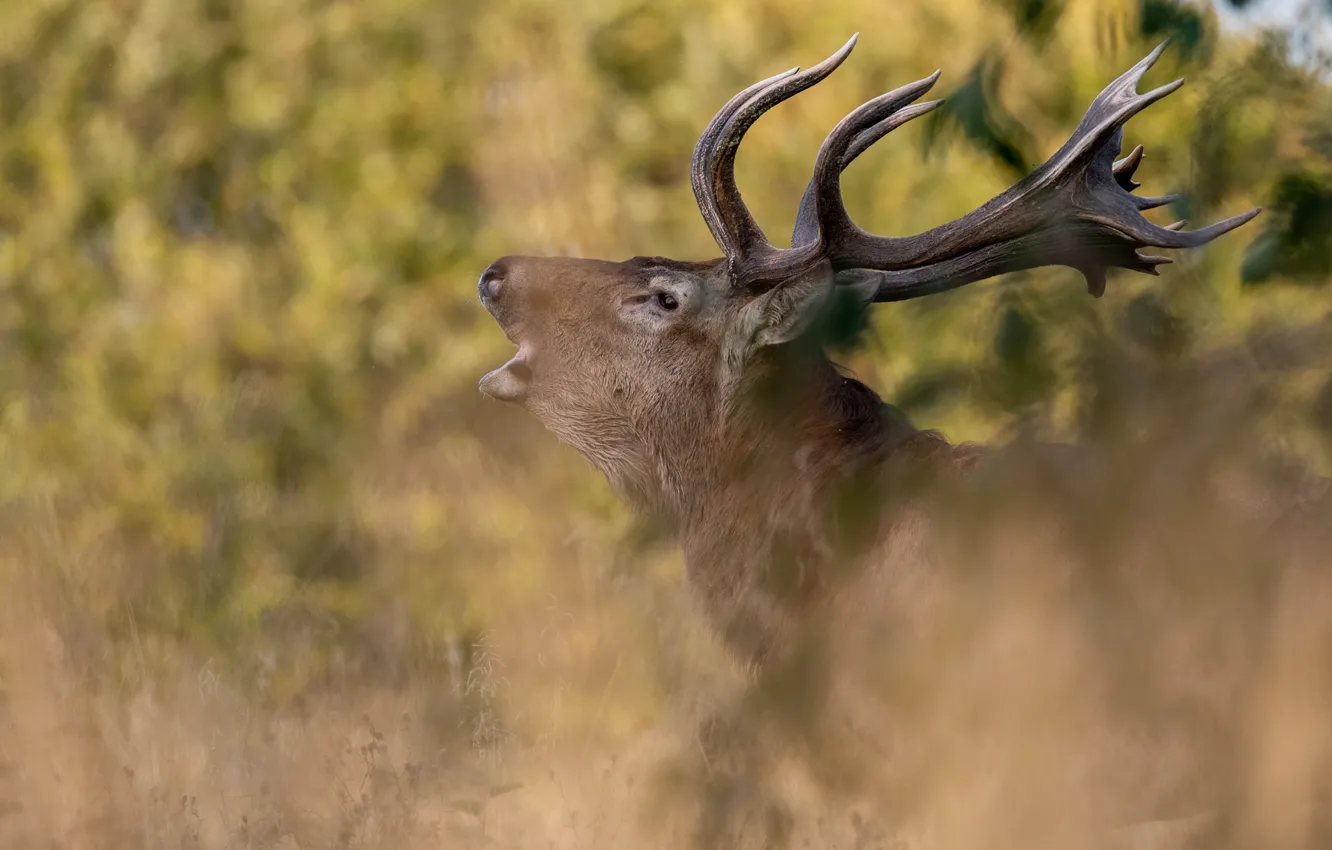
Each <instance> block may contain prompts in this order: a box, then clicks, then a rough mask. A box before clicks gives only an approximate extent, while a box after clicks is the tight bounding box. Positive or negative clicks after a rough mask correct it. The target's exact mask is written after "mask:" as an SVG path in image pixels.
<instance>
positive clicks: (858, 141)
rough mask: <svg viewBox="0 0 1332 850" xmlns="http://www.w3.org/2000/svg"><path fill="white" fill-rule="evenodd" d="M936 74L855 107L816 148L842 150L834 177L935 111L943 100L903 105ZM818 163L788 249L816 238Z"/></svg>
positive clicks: (928, 86)
mask: <svg viewBox="0 0 1332 850" xmlns="http://www.w3.org/2000/svg"><path fill="white" fill-rule="evenodd" d="M939 74H940V72H939V71H935V72H934V73H933V74H931V75H930V76H928V77H926V78H925V79H923V80H917V81H916V82H914V83H911V84H909V85H906V86H902V87H901V88H898V89H894V90H893V91H891V92H888V93H887V94H885V95H880V96H879V97H877V98H875V99H874V100H871V101H869V102H868V103H865V104H863V105H861V106H860V107H857V108H856V109H855V110H854V111H853V112H851V114H850V115H847V116H846V117H845V118H843V119H842V121H840V122H839V123H838V124H837V126H836V127H834V128H833V131H832V132H831V133H829V134H828V137H827V138H826V139H825V140H824V142H823V144H822V145H821V146H820V148H819V150H820V155H821V156H822V153H823V151H824V150H825V149H837V150H841V154H840V156H839V160H838V165H837V175H838V176H840V175H841V172H843V171H845V170H846V168H847V166H849V165H850V164H851V163H852V162H854V161H855V159H856V157H858V156H860V155H861V154H862V153H864V152H865V151H867V150H869V148H870V147H871V146H872V145H873V144H874V143H875V142H877V141H879V140H880V139H882V138H883V137H884V136H886V135H888V134H889V133H891V132H892V131H894V130H896V129H897V128H898V127H901V126H902V125H903V124H905V123H907V122H908V121H912V120H914V119H916V118H919V117H920V116H922V115H924V114H926V113H927V112H930V111H932V110H934V109H936V108H938V107H939V106H940V105H941V104H942V103H943V101H942V100H931V101H927V102H925V103H919V104H914V105H911V106H907V105H906V104H909V103H911V101H913V100H915V99H916V98H918V97H920V96H921V95H923V94H924V93H925V92H927V91H929V90H930V89H931V88H933V86H934V84H935V83H936V82H937V81H938V79H939ZM848 138H849V139H850V141H849V142H848V141H847V139H848ZM831 156H832V154H831V153H829V158H830V157H831ZM821 161H822V160H816V162H815V169H814V176H813V177H812V178H811V179H810V181H809V185H808V186H807V187H805V194H804V197H802V198H801V199H800V211H799V212H798V213H797V214H796V223H795V230H794V231H793V232H792V234H791V246H792V247H793V248H797V247H802V246H806V245H811V244H813V243H814V242H815V241H817V239H818V235H819V219H818V203H817V198H818V186H819V183H820V177H819V175H820V174H822V173H825V172H821V171H820V170H819V163H820V162H821ZM825 168H826V165H825Z"/></svg>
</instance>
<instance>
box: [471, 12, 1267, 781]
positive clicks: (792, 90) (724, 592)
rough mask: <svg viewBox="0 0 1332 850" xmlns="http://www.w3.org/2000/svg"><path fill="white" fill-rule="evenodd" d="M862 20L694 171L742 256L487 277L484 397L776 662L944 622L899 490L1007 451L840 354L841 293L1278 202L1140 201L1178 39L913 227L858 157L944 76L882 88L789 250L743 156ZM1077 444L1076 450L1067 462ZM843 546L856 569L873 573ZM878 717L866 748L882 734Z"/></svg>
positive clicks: (1108, 250)
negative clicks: (762, 122) (896, 230)
mask: <svg viewBox="0 0 1332 850" xmlns="http://www.w3.org/2000/svg"><path fill="white" fill-rule="evenodd" d="M858 37H859V35H858V34H857V35H855V36H853V37H852V38H851V39H850V40H849V41H847V42H846V43H845V45H843V46H842V47H841V48H840V49H839V50H838V51H837V52H835V53H834V54H833V55H832V56H830V57H829V58H827V59H825V60H824V61H822V62H820V63H818V64H816V65H813V66H812V67H809V68H807V69H805V70H800V69H799V68H793V69H791V70H788V71H784V72H782V73H779V74H776V75H775V76H771V77H768V78H767V79H764V80H761V81H759V82H757V83H755V84H753V85H751V86H749V87H748V88H745V89H744V90H743V91H741V92H740V93H738V94H736V95H735V96H734V97H733V98H731V99H730V100H729V101H728V102H727V103H725V105H723V106H722V107H721V109H720V110H719V111H718V112H717V113H716V114H715V116H714V117H713V118H712V120H711V121H710V122H709V123H708V124H707V126H706V128H705V129H704V130H703V132H702V134H701V135H700V137H699V139H698V141H697V143H696V145H695V147H694V150H693V157H692V163H691V170H690V179H691V183H692V187H693V191H694V196H695V199H696V200H697V203H698V207H699V210H700V212H701V213H702V216H703V219H704V222H705V223H706V225H707V227H708V229H709V230H710V232H711V234H712V236H713V237H714V239H715V240H716V242H717V245H718V247H719V248H720V249H721V251H722V254H723V256H722V257H720V258H717V259H712V260H707V261H684V260H674V259H669V258H666V257H656V256H652V257H634V258H632V259H629V260H625V261H623V262H612V261H606V260H600V259H585V258H569V257H532V256H508V257H504V258H501V259H498V260H496V261H495V262H494V263H492V264H491V265H490V266H489V267H488V268H486V269H485V271H484V272H483V273H482V274H481V276H480V279H479V281H478V292H479V297H480V301H481V303H482V305H483V306H484V309H485V310H486V311H488V312H489V314H490V315H491V316H492V317H493V318H494V320H495V321H496V322H497V323H498V325H499V327H500V329H501V330H502V332H503V333H504V335H505V336H506V338H507V339H508V340H509V342H510V343H512V344H513V345H515V346H516V347H517V352H516V354H515V355H514V356H513V357H512V359H511V360H509V361H508V362H507V363H505V364H504V365H503V366H501V367H500V368H498V369H496V370H494V371H492V372H490V373H489V374H487V375H485V376H484V377H483V378H482V379H481V381H480V390H481V392H482V393H484V394H485V395H487V396H489V397H491V398H492V399H496V400H498V401H500V402H505V403H510V404H513V405H517V406H520V407H522V408H525V409H526V410H527V411H528V412H529V413H530V414H532V415H534V416H535V417H536V419H537V420H538V421H539V422H540V423H541V424H542V425H543V426H544V427H545V428H546V429H548V430H549V431H550V432H552V433H553V434H554V435H555V436H556V437H557V438H558V439H559V440H560V441H561V442H563V443H566V444H568V445H570V446H572V447H573V448H574V449H576V450H577V451H578V452H580V453H581V454H582V455H583V456H585V457H586V459H587V460H588V461H590V462H591V464H592V465H593V466H595V467H596V468H597V469H598V470H599V471H600V472H601V473H602V474H603V475H604V476H605V478H606V479H607V480H608V482H609V483H610V485H611V487H612V488H614V490H615V491H616V492H617V493H618V494H619V495H620V496H621V497H622V498H624V499H626V500H627V501H629V502H630V503H631V504H633V505H634V506H635V507H636V508H638V509H639V510H641V511H643V512H644V513H645V514H646V515H649V516H652V517H658V518H661V519H662V520H663V521H664V522H666V523H668V524H669V526H670V527H671V528H672V529H673V530H674V532H675V535H676V537H677V538H678V540H679V543H680V546H681V549H682V554H683V558H684V565H685V576H686V583H687V585H688V586H689V588H690V590H691V592H692V593H693V595H694V596H695V597H696V598H697V600H698V601H699V604H700V606H701V608H702V609H703V611H704V613H705V615H706V619H707V621H708V622H709V623H710V624H711V626H712V627H713V629H714V630H715V631H716V633H717V634H718V635H719V636H720V639H721V641H722V643H723V644H724V645H725V646H726V647H727V648H728V649H729V650H730V651H732V652H733V653H734V655H735V657H736V658H738V659H740V660H741V661H742V663H743V664H745V665H749V668H750V669H752V670H755V671H760V672H762V671H768V670H779V669H780V670H788V671H789V670H790V669H793V665H796V666H798V664H797V663H796V662H795V661H793V659H795V658H797V657H804V656H802V649H801V647H802V646H806V645H808V641H809V640H812V639H817V638H816V637H812V636H819V635H826V634H827V633H828V632H829V630H830V629H836V628H837V627H838V626H839V625H844V624H845V623H847V622H849V621H851V620H856V619H857V618H859V620H861V621H864V620H873V621H887V620H897V621H900V622H919V621H920V620H921V619H923V618H928V617H929V616H930V615H929V613H928V612H929V610H930V607H929V605H927V604H920V600H921V599H922V598H925V597H928V596H929V593H930V591H929V587H930V582H931V580H932V579H931V576H930V569H931V567H930V562H931V559H930V556H929V554H928V552H926V551H925V549H926V548H927V545H928V544H927V540H928V537H929V535H928V534H926V533H924V532H922V531H921V528H922V523H924V522H925V520H923V519H922V511H921V510H920V509H918V508H917V507H913V505H912V504H911V500H910V499H905V498H900V497H899V494H900V493H904V492H908V491H910V489H911V488H910V487H909V486H908V485H909V483H910V482H912V481H919V480H926V479H928V480H938V481H943V482H963V483H965V482H966V480H967V479H968V476H971V475H976V474H979V473H978V472H977V470H981V469H983V468H984V466H985V463H986V459H987V457H989V456H990V450H989V449H988V448H987V447H983V446H976V445H972V444H952V443H949V442H948V441H947V440H946V439H945V438H944V437H943V436H942V435H941V434H939V433H936V432H933V431H927V430H922V429H919V428H917V427H916V426H915V425H913V424H912V422H911V421H910V420H909V418H908V417H907V416H906V415H905V414H904V413H902V411H900V410H898V409H897V408H895V407H893V406H892V405H890V404H888V403H886V402H884V401H883V400H882V399H881V398H880V397H879V396H878V395H877V394H876V393H875V392H874V391H873V390H872V389H870V388H869V387H867V386H866V385H864V384H863V383H861V382H859V381H858V380H856V379H854V378H853V377H850V376H849V375H847V374H845V373H844V371H843V370H841V369H839V368H838V367H837V366H836V365H835V364H834V363H833V362H832V361H831V359H830V358H829V356H828V354H827V352H826V350H825V347H824V345H823V343H822V336H821V334H820V328H821V327H822V325H821V322H822V321H824V319H825V318H826V316H827V315H828V311H829V310H830V309H831V308H832V307H833V306H834V305H837V304H845V303H850V304H852V305H854V306H855V307H856V308H857V309H868V308H869V306H870V305H873V304H880V303H889V302H898V301H905V300H908V299H916V298H923V297H926V296H929V295H933V294H937V293H942V292H945V291H948V290H953V289H956V288H959V287H963V286H966V285H968V284H972V283H976V282H979V281H984V280H988V279H992V278H995V277H998V276H1001V275H1005V274H1010V273H1014V272H1019V271H1024V270H1028V269H1034V268H1038V267H1044V266H1062V267H1067V268H1071V269H1074V270H1076V271H1077V272H1080V273H1081V275H1082V276H1083V278H1084V279H1085V282H1086V287H1087V290H1088V292H1089V294H1090V295H1091V296H1092V297H1095V298H1099V297H1101V296H1102V295H1103V294H1104V292H1105V289H1106V284H1107V273H1108V272H1109V271H1111V270H1127V271H1131V272H1135V273H1141V274H1147V275H1159V274H1160V267H1161V266H1163V265H1166V264H1168V263H1170V262H1171V260H1170V259H1169V258H1167V257H1164V256H1158V255H1154V254H1151V253H1146V251H1147V249H1152V248H1160V249H1194V248H1199V247H1201V246H1204V245H1206V244H1208V243H1210V242H1212V241H1213V240H1215V239H1217V238H1219V237H1221V236H1223V235H1224V234H1227V233H1230V232H1232V231H1234V230H1235V229H1236V228H1239V227H1241V226H1242V225H1244V224H1246V223H1248V222H1249V221H1251V220H1253V219H1254V218H1255V217H1256V216H1258V215H1259V214H1260V212H1261V211H1262V209H1261V207H1259V208H1255V209H1252V210H1249V211H1248V212H1244V213H1242V214H1239V215H1235V216H1233V217H1230V218H1226V219H1224V220H1222V221H1219V222H1217V223H1214V224H1211V225H1209V226H1206V227H1202V228H1199V229H1193V230H1188V229H1185V222H1177V223H1175V224H1171V225H1168V226H1161V225H1158V224H1155V223H1153V222H1151V221H1150V220H1148V219H1147V218H1146V217H1145V216H1144V215H1143V213H1144V212H1145V211H1148V210H1152V209H1155V208H1159V207H1163V206H1166V205H1169V204H1170V203H1172V202H1173V201H1174V200H1175V196H1171V195H1166V196H1159V197H1153V196H1141V195H1138V194H1136V193H1135V192H1136V190H1137V189H1139V188H1140V184H1139V183H1138V182H1136V181H1135V180H1134V177H1135V174H1136V171H1137V169H1138V167H1139V165H1140V164H1141V162H1142V161H1143V157H1144V148H1143V147H1142V146H1141V145H1139V146H1137V147H1135V148H1134V149H1133V150H1132V151H1131V152H1129V153H1128V154H1127V155H1126V156H1123V157H1122V158H1121V157H1120V155H1121V153H1122V147H1123V141H1124V129H1125V125H1126V124H1127V122H1128V121H1129V120H1130V119H1131V118H1133V117H1134V116H1135V115H1137V114H1139V113H1140V112H1142V111H1143V110H1145V109H1146V108H1147V107H1149V106H1151V105H1152V104H1154V103H1156V102H1157V101H1160V100H1162V99H1163V98H1165V97H1166V96H1168V95H1170V94H1171V93H1173V92H1175V91H1176V90H1178V89H1179V88H1180V86H1181V85H1182V84H1183V80H1182V79H1181V80H1176V81H1174V82H1171V83H1168V84H1166V85H1162V86H1160V87H1158V88H1154V89H1151V90H1149V91H1147V92H1145V93H1140V92H1139V90H1138V89H1139V86H1140V84H1141V82H1142V80H1143V78H1144V76H1145V75H1146V73H1147V71H1148V70H1149V69H1150V68H1152V67H1153V65H1154V64H1155V63H1156V62H1157V61H1158V59H1159V58H1160V57H1161V55H1162V53H1163V52H1164V51H1165V49H1166V48H1167V46H1168V44H1169V42H1168V41H1167V42H1163V43H1162V44H1160V45H1159V46H1157V47H1156V48H1155V49H1154V50H1152V51H1151V52H1150V54H1148V55H1147V56H1146V57H1145V58H1144V59H1142V60H1141V61H1140V62H1138V63H1137V64H1136V65H1134V66H1133V67H1132V68H1130V69H1129V70H1128V71H1127V72H1125V73H1124V74H1122V75H1121V76H1120V77H1118V78H1117V79H1115V80H1114V81H1113V82H1111V83H1110V84H1109V85H1108V86H1106V87H1105V88H1104V89H1103V90H1102V91H1101V92H1100V94H1099V95H1098V96H1097V97H1096V98H1095V99H1094V100H1093V102H1092V104H1091V106H1090V107H1089V108H1088V109H1087V111H1086V113H1085V115H1084V117H1083V118H1082V120H1081V122H1080V123H1079V124H1078V126H1077V128H1076V129H1075V130H1074V131H1073V133H1072V135H1071V136H1070V137H1069V138H1068V140H1067V141H1066V142H1065V143H1064V144H1063V145H1062V146H1061V147H1060V148H1059V149H1058V150H1057V151H1056V152H1055V153H1054V154H1053V155H1052V156H1050V158H1049V159H1048V160H1046V161H1045V162H1044V163H1043V164H1042V165H1040V166H1039V167H1038V168H1036V169H1035V170H1034V171H1032V172H1031V173H1030V174H1028V176H1026V177H1025V178H1023V179H1022V180H1020V181H1019V182H1017V183H1016V184H1015V185H1013V186H1012V187H1011V188H1009V189H1008V190H1006V191H1004V192H1003V193H1001V194H999V195H998V196H996V197H994V198H993V199H991V200H989V201H988V202H986V203H984V204H982V205H981V206H979V207H978V208H976V209H975V210H974V211H972V212H970V213H968V214H966V215H964V216H962V217H961V218H958V219H956V220H953V221H949V222H946V223H944V224H941V225H939V226H937V227H934V228H932V229H929V230H927V231H925V232H922V233H919V234H916V235H909V236H881V235H876V234H873V233H869V232H866V231H865V230H862V229H861V228H860V227H859V226H857V225H856V223H855V222H854V221H853V220H852V218H851V216H850V215H849V213H848V211H847V209H846V206H845V205H844V203H843V200H842V197H841V175H842V173H843V171H844V170H845V169H846V168H847V167H848V165H850V164H851V163H852V162H853V161H855V160H856V159H857V158H858V157H860V156H861V155H862V154H863V153H865V151H867V150H868V149H869V148H870V147H871V146H872V145H874V144H875V143H876V142H878V141H880V140H881V139H883V138H884V137H885V136H887V135H888V134H889V133H891V132H892V131H893V130H896V129H898V128H900V127H902V126H903V125H905V124H906V123H908V122H910V121H913V120H915V119H917V118H920V117H921V116H924V115H926V114H927V113H929V112H930V111H931V110H933V109H935V108H937V107H938V106H939V105H940V104H941V103H942V101H940V100H933V101H926V102H920V99H921V98H922V97H923V96H924V95H925V94H926V93H927V92H929V91H930V90H931V88H932V87H933V86H934V85H935V83H936V82H937V81H938V79H939V77H940V73H939V72H937V71H936V72H935V73H934V74H931V75H930V76H928V77H926V78H924V79H921V80H918V81H916V82H912V83H910V84H908V85H905V86H902V87H900V88H897V89H895V90H893V91H890V92H888V93H886V94H883V95H881V96H878V97H876V98H874V99H872V100H869V101H868V102H866V103H865V104H863V105H862V106H860V107H858V108H856V109H855V110H853V111H852V112H851V113H850V114H848V115H847V116H846V117H845V118H844V119H842V121H841V122H840V123H838V124H837V125H836V126H835V127H834V128H833V129H832V131H831V132H830V133H829V134H828V135H827V137H826V138H825V140H824V141H823V143H822V145H821V146H820V148H819V150H818V154H817V156H816V158H815V161H814V166H813V174H812V177H811V179H810V181H809V183H808V186H807V188H806V190H805V192H804V195H803V198H802V199H801V201H800V204H799V208H798V214H797V218H796V222H795V227H794V231H793V233H792V236H791V241H790V245H789V247H778V246H775V245H773V244H772V243H771V242H770V241H769V239H768V238H767V236H766V235H765V234H764V232H763V231H762V229H761V228H760V227H759V225H758V223H757V222H756V221H755V218H754V217H753V215H752V214H751V213H750V211H749V209H748V208H747V207H746V205H745V203H744V201H743V200H742V198H741V195H740V191H739V188H738V187H737V183H736V175H735V161H736V155H737V151H738V149H739V147H740V144H741V142H742V140H743V138H744V136H745V134H746V132H747V131H748V130H749V129H750V127H752V126H753V125H754V123H755V122H756V121H757V120H758V119H759V118H760V117H761V116H762V115H763V114H764V113H765V112H767V111H768V110H770V109H771V108H772V107H774V106H775V105H777V104H779V103H781V102H783V101H786V100H787V99H789V98H792V97H794V96H795V95H797V94H799V93H800V92H803V91H805V90H806V89H809V88H811V87H812V86H814V85H816V84H818V83H819V82H821V81H823V80H824V79H826V78H827V77H828V76H829V75H830V74H832V73H833V71H834V70H836V69H837V68H838V67H839V66H840V65H841V64H842V63H843V62H844V60H846V58H847V57H848V56H849V55H850V53H851V52H852V49H853V48H854V47H855V45H856V43H857V39H858ZM1065 460H1066V455H1064V454H1062V453H1060V452H1058V451H1056V452H1054V453H1053V454H1051V455H1049V456H1048V461H1047V462H1048V463H1049V464H1050V465H1051V468H1052V469H1053V468H1062V467H1061V465H1062V464H1064V463H1065ZM1078 474H1081V473H1080V472H1075V473H1074V475H1075V476H1076V475H1078ZM950 486H951V485H950ZM847 562H854V563H856V564H858V565H860V566H859V567H858V568H857V569H856V570H851V571H850V572H851V573H854V575H851V574H848V570H847V569H846V568H845V567H844V566H842V565H844V564H845V563H847ZM885 577H886V578H885ZM866 581H868V582H870V584H868V585H867V584H866ZM883 587H888V588H889V589H888V590H884V589H882V588H883ZM901 645H902V646H911V645H913V644H911V642H910V641H909V640H908V641H904V642H902V644H901ZM894 651H897V650H894ZM901 651H902V652H905V651H906V650H901ZM820 663H821V662H814V663H813V666H814V667H815V668H817V667H818V666H819V665H820ZM904 663H905V664H906V667H908V668H909V667H910V666H911V664H910V662H909V660H908V661H907V662H904ZM804 669H805V670H806V672H809V669H810V667H809V665H808V664H807V665H806V667H805V668H804ZM904 669H905V668H904ZM815 672H816V673H818V672H820V671H818V670H815ZM908 678H910V677H908ZM771 681H774V682H779V681H789V680H784V679H783V677H782V674H779V673H774V674H773V678H772V680H771ZM774 687H780V685H774ZM796 690H799V688H796ZM788 695H789V693H788ZM796 702H799V700H796ZM859 729H860V731H858V732H856V733H854V734H853V735H852V739H853V741H854V743H853V744H852V747H853V748H864V747H868V744H866V743H865V742H866V741H867V740H868V739H867V738H866V737H863V736H862V734H861V733H862V732H863V731H864V727H863V726H861V727H859ZM826 743H827V742H826V741H824V742H823V744H819V745H817V746H823V745H824V744H826ZM812 746H814V745H812ZM887 749H888V750H892V751H893V752H895V753H896V754H897V755H896V756H895V757H896V758H897V760H898V761H899V762H902V763H903V764H907V765H910V764H915V766H916V768H918V767H919V766H920V764H921V763H920V762H914V763H913V762H911V759H910V758H908V757H906V756H904V755H903V753H904V751H903V750H902V749H901V748H900V747H897V748H896V749H894V748H893V747H888V748H887ZM885 758H888V757H887V756H885ZM914 769H915V768H912V767H909V766H908V767H903V769H902V770H903V771H904V772H905V773H906V774H910V773H911V771H912V770H914ZM1193 775H1194V776H1196V774H1193ZM1180 782H1181V783H1182V784H1187V780H1180Z"/></svg>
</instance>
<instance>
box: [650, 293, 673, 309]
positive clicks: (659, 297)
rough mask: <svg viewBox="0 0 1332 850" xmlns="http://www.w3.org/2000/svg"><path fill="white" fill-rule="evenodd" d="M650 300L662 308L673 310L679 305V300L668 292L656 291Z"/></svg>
mask: <svg viewBox="0 0 1332 850" xmlns="http://www.w3.org/2000/svg"><path fill="white" fill-rule="evenodd" d="M652 300H653V302H655V303H656V305H657V306H658V307H660V308H661V309H663V310H674V309H676V308H677V307H679V306H680V302H679V301H677V300H676V299H675V296H674V295H672V294H670V293H669V292H658V293H657V294H656V295H653V296H652Z"/></svg>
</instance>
